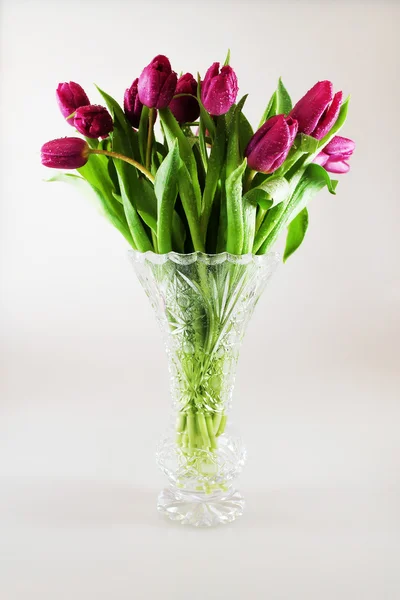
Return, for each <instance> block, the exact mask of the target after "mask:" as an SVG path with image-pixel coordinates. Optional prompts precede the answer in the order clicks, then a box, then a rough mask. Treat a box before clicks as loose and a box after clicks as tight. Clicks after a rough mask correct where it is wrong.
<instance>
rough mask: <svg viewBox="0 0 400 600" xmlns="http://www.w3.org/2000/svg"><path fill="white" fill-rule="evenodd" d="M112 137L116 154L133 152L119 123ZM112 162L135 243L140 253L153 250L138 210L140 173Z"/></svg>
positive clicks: (115, 123)
mask: <svg viewBox="0 0 400 600" xmlns="http://www.w3.org/2000/svg"><path fill="white" fill-rule="evenodd" d="M111 135H112V143H113V150H114V152H118V153H121V154H124V155H125V156H128V155H129V153H130V152H132V149H131V144H130V140H129V136H127V135H126V134H125V132H124V129H123V127H121V125H120V123H119V122H118V121H115V122H114V130H113V132H112V134H111ZM111 160H113V162H114V166H115V170H116V172H117V175H118V183H119V189H120V193H121V198H122V203H123V207H124V211H125V215H126V220H127V222H128V225H129V229H130V231H131V234H132V237H133V241H134V242H135V245H136V247H137V249H138V250H139V251H140V252H147V251H148V250H152V249H153V247H152V245H151V242H150V240H149V237H148V235H147V232H146V229H145V227H144V224H143V222H142V220H141V218H140V216H139V214H138V212H137V209H136V199H137V198H138V196H139V195H140V194H141V192H142V190H141V186H140V184H139V175H138V172H137V170H136V168H135V167H134V166H132V165H130V164H128V163H126V162H125V161H123V160H119V159H118V158H115V159H111Z"/></svg>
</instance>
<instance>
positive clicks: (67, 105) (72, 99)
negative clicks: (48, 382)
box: [56, 81, 90, 126]
mask: <svg viewBox="0 0 400 600" xmlns="http://www.w3.org/2000/svg"><path fill="white" fill-rule="evenodd" d="M56 98H57V102H58V106H59V107H60V110H61V113H62V115H63V117H64V118H65V119H67V117H69V116H70V115H72V113H74V112H75V111H76V109H77V108H79V107H80V106H86V105H87V104H90V101H89V98H88V97H87V95H86V93H85V91H84V89H83V88H82V87H81V86H80V85H79V83H75V82H74V81H70V82H69V83H59V84H58V87H57V90H56ZM67 123H69V124H70V125H72V126H73V125H74V120H73V119H67Z"/></svg>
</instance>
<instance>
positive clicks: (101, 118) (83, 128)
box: [74, 104, 113, 138]
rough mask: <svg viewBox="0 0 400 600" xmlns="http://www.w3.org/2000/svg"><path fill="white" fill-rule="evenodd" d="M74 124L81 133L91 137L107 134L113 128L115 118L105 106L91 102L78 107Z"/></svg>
mask: <svg viewBox="0 0 400 600" xmlns="http://www.w3.org/2000/svg"><path fill="white" fill-rule="evenodd" d="M74 125H75V127H76V129H77V130H78V131H79V133H82V135H85V136H86V137H89V138H99V137H104V136H107V134H108V133H110V131H112V130H113V120H112V118H111V115H110V113H109V112H108V110H107V109H106V108H104V106H98V105H97V104H89V105H88V106H80V107H79V108H77V109H76V112H75V117H74Z"/></svg>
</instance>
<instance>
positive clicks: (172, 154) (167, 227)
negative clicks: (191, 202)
mask: <svg viewBox="0 0 400 600" xmlns="http://www.w3.org/2000/svg"><path fill="white" fill-rule="evenodd" d="M180 163H181V159H180V157H179V150H178V140H175V142H174V143H173V145H172V147H171V149H170V151H169V152H168V155H167V157H166V158H165V159H164V160H163V162H162V164H161V166H160V168H159V169H158V171H157V175H156V177H155V181H154V192H155V195H156V197H157V241H158V251H159V252H160V254H166V253H167V252H171V250H172V236H171V232H172V219H173V214H174V206H175V202H176V197H177V195H178V171H179V168H180Z"/></svg>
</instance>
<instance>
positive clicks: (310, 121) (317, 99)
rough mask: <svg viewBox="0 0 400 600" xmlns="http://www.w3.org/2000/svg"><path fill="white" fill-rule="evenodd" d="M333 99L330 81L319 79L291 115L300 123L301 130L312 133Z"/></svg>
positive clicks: (308, 133)
mask: <svg viewBox="0 0 400 600" xmlns="http://www.w3.org/2000/svg"><path fill="white" fill-rule="evenodd" d="M332 99H333V86H332V83H331V82H330V81H327V80H326V81H319V82H318V83H316V84H315V85H314V86H313V87H312V88H311V89H310V90H308V92H307V93H306V94H305V96H303V97H302V98H301V99H300V100H299V101H298V102H297V104H296V105H295V106H294V108H293V110H292V111H291V112H290V116H291V117H293V119H296V120H297V121H298V123H299V131H300V132H302V133H305V134H307V135H311V134H312V132H313V131H314V129H315V128H316V126H317V124H318V122H319V120H320V118H321V116H322V115H323V114H324V112H325V110H326V109H327V107H328V106H329V104H330V103H331V102H332Z"/></svg>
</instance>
